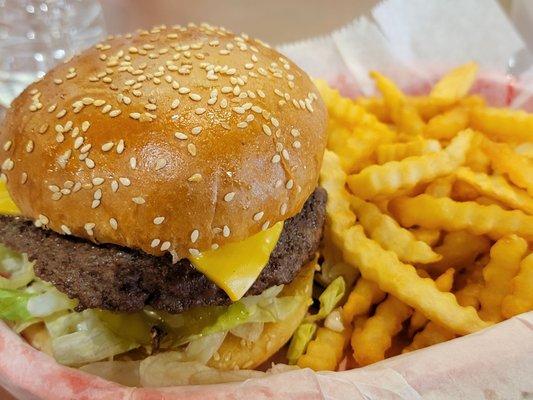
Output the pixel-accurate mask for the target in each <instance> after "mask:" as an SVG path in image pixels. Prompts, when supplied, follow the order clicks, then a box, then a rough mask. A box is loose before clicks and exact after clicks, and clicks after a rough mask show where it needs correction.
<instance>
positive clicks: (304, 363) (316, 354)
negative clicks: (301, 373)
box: [297, 328, 349, 371]
mask: <svg viewBox="0 0 533 400" xmlns="http://www.w3.org/2000/svg"><path fill="white" fill-rule="evenodd" d="M348 334H349V332H348V329H345V332H342V333H339V332H335V331H332V330H331V329H328V328H318V331H317V334H316V338H315V339H314V340H312V341H311V342H310V343H309V345H308V346H307V350H306V352H305V354H304V355H303V356H301V357H300V358H299V359H298V362H297V364H298V366H299V367H300V368H311V369H312V370H314V371H335V370H336V369H337V366H338V365H339V362H340V361H341V360H342V357H343V355H344V347H345V346H346V343H347V338H348V337H349V336H348Z"/></svg>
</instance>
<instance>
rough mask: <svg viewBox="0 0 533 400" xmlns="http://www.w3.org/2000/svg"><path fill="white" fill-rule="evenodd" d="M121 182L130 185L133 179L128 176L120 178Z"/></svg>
mask: <svg viewBox="0 0 533 400" xmlns="http://www.w3.org/2000/svg"><path fill="white" fill-rule="evenodd" d="M118 180H119V182H120V183H121V184H122V185H124V186H130V185H131V181H130V180H129V179H128V178H118Z"/></svg>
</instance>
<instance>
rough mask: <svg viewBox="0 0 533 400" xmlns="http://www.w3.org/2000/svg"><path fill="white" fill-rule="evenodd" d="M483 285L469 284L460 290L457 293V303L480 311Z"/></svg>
mask: <svg viewBox="0 0 533 400" xmlns="http://www.w3.org/2000/svg"><path fill="white" fill-rule="evenodd" d="M482 288H483V285H482V284H481V283H475V282H472V283H468V284H467V285H466V286H465V287H463V288H462V289H459V290H458V291H457V292H456V293H455V297H456V298H457V302H458V303H459V304H460V305H462V306H463V307H469V306H470V307H473V308H475V309H476V310H477V309H479V294H480V293H481V289H482Z"/></svg>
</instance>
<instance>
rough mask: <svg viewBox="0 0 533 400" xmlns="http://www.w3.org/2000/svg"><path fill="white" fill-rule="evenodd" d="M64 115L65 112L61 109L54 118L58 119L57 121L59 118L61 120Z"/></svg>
mask: <svg viewBox="0 0 533 400" xmlns="http://www.w3.org/2000/svg"><path fill="white" fill-rule="evenodd" d="M66 114H67V110H65V109H62V110H61V111H59V112H58V113H57V114H56V117H57V118H58V119H59V118H63V117H64V116H65V115H66Z"/></svg>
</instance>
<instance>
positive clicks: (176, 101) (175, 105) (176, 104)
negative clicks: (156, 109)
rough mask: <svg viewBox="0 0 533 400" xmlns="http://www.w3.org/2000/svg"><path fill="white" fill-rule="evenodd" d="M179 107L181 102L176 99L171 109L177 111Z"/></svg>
mask: <svg viewBox="0 0 533 400" xmlns="http://www.w3.org/2000/svg"><path fill="white" fill-rule="evenodd" d="M179 105H180V100H179V99H174V100H172V104H171V105H170V108H171V109H172V110H175V109H176V108H178V106H179Z"/></svg>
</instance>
